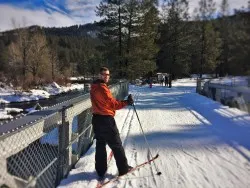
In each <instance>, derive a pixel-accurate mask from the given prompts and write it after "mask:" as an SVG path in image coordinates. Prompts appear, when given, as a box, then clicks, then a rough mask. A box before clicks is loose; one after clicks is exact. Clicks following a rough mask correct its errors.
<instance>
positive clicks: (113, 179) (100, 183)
mask: <svg viewBox="0 0 250 188" xmlns="http://www.w3.org/2000/svg"><path fill="white" fill-rule="evenodd" d="M158 157H159V154H157V155H156V156H155V157H153V158H151V159H150V160H148V161H146V162H144V163H141V164H139V165H137V166H135V167H134V168H132V169H131V170H130V171H128V172H127V173H126V174H123V175H121V176H115V177H114V178H112V179H110V180H107V181H104V182H103V181H99V182H98V184H97V186H96V188H101V187H104V186H105V185H107V184H109V183H111V182H115V181H117V180H118V179H120V178H121V177H123V176H125V175H127V174H129V173H131V172H134V171H135V170H137V169H139V168H141V167H143V166H145V165H146V164H150V163H151V162H152V161H154V160H155V159H157V158H158ZM157 175H161V172H157Z"/></svg>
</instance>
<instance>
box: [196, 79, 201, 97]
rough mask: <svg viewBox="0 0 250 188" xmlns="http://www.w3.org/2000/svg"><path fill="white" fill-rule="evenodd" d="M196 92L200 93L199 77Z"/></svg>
mask: <svg viewBox="0 0 250 188" xmlns="http://www.w3.org/2000/svg"><path fill="white" fill-rule="evenodd" d="M196 93H201V79H199V78H198V79H197V85H196Z"/></svg>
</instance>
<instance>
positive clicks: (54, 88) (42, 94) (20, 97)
mask: <svg viewBox="0 0 250 188" xmlns="http://www.w3.org/2000/svg"><path fill="white" fill-rule="evenodd" d="M0 85H1V87H0V104H4V103H11V102H26V101H34V100H39V99H48V98H49V97H50V96H51V95H57V94H60V93H63V92H68V91H72V90H83V89H84V85H83V84H71V85H70V86H67V87H66V86H59V85H58V84H57V83H55V82H53V83H51V84H48V85H47V86H44V87H43V89H31V90H30V91H29V92H21V91H17V90H14V89H13V88H12V87H10V86H7V85H5V84H3V83H0ZM9 111H12V112H20V111H22V109H17V108H12V110H10V109H9V108H8V109H7V108H2V109H0V120H1V119H12V118H13V116H12V115H9V114H8V112H9Z"/></svg>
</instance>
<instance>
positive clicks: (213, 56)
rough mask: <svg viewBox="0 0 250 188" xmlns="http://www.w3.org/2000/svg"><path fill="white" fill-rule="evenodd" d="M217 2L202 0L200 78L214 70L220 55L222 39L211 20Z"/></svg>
mask: <svg viewBox="0 0 250 188" xmlns="http://www.w3.org/2000/svg"><path fill="white" fill-rule="evenodd" d="M215 10H216V9H215V3H214V2H213V0H200V2H199V12H198V15H197V17H198V18H199V20H200V21H201V24H200V28H199V29H200V36H201V37H200V38H199V40H200V46H199V48H200V78H202V74H203V73H204V71H206V72H212V71H214V69H215V67H216V65H217V64H218V57H219V55H220V50H219V49H220V45H221V42H220V39H219V33H218V32H217V31H216V30H215V27H214V24H213V23H212V22H211V21H212V18H213V16H214V13H215Z"/></svg>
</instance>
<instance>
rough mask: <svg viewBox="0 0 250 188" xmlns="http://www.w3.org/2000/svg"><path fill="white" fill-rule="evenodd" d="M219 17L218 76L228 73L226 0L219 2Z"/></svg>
mask: <svg viewBox="0 0 250 188" xmlns="http://www.w3.org/2000/svg"><path fill="white" fill-rule="evenodd" d="M220 14H221V16H220V17H221V18H220V23H219V24H220V26H219V28H220V37H221V40H222V45H221V47H222V49H221V58H220V64H219V65H218V68H217V69H218V71H217V72H219V76H220V77H221V76H225V75H226V74H228V71H229V70H228V66H229V65H228V61H229V34H228V31H229V4H228V0H222V2H221V13H220Z"/></svg>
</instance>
